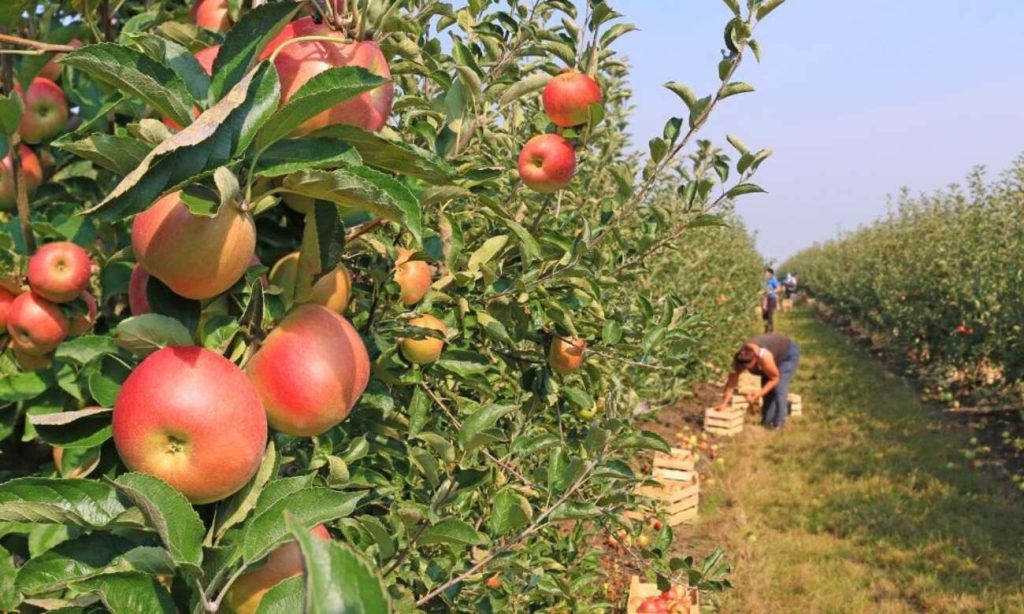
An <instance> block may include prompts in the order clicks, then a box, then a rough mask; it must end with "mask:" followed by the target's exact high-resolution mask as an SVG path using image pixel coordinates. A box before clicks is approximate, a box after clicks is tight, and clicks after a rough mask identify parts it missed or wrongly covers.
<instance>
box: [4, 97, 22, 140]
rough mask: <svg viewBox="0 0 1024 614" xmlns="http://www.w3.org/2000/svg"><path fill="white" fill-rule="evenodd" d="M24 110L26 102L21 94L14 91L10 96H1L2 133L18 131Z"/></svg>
mask: <svg viewBox="0 0 1024 614" xmlns="http://www.w3.org/2000/svg"><path fill="white" fill-rule="evenodd" d="M24 112H25V104H24V103H23V102H22V100H21V96H19V95H17V94H15V93H13V92H12V93H11V94H10V95H9V96H0V134H8V135H9V134H14V133H15V132H17V131H18V126H19V125H20V124H21V116H22V114H23V113H24Z"/></svg>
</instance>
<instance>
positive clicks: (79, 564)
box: [17, 533, 135, 595]
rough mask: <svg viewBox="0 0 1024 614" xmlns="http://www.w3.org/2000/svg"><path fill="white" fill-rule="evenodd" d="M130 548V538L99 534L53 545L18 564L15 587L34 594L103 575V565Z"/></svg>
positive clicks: (106, 564) (131, 545) (27, 593)
mask: <svg viewBox="0 0 1024 614" xmlns="http://www.w3.org/2000/svg"><path fill="white" fill-rule="evenodd" d="M133 548H135V544H134V543H132V542H131V541H129V540H127V539H124V538H122V537H118V536H116V535H108V534H103V533H91V534H87V535H83V536H81V537H78V538H76V539H73V540H70V541H66V542H63V543H60V544H57V545H56V546H54V547H53V548H50V549H49V550H47V551H46V552H44V553H42V554H40V555H38V556H36V557H34V558H32V559H29V561H28V562H26V563H25V565H24V566H22V568H21V569H20V570H19V571H18V579H17V586H18V590H19V591H21V592H22V593H24V594H26V595H35V594H38V593H47V592H51V591H55V590H59V589H63V588H65V587H67V585H68V584H70V583H72V582H78V581H80V580H86V579H88V578H92V577H94V576H98V575H101V574H103V573H104V572H105V570H106V568H107V566H109V565H110V564H111V563H112V562H114V561H115V560H116V559H117V558H119V557H121V556H122V555H124V554H125V553H127V552H128V551H129V550H131V549H133Z"/></svg>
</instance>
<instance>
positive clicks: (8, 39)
mask: <svg viewBox="0 0 1024 614" xmlns="http://www.w3.org/2000/svg"><path fill="white" fill-rule="evenodd" d="M0 43H7V44H10V45H21V46H22V47H32V48H33V49H40V50H42V51H54V52H67V51H74V50H75V48H74V47H72V46H71V45H58V44H55V43H44V42H42V41H34V40H32V39H29V38H22V37H20V36H14V35H13V34H6V33H0Z"/></svg>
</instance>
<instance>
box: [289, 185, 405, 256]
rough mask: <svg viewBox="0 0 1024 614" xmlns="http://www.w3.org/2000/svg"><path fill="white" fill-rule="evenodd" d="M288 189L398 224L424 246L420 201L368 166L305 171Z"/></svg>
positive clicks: (402, 187)
mask: <svg viewBox="0 0 1024 614" xmlns="http://www.w3.org/2000/svg"><path fill="white" fill-rule="evenodd" d="M284 188H285V189H286V190H288V191H289V192H295V193H296V194H302V195H304V196H309V197H311V198H315V199H318V200H327V201H330V202H334V203H338V204H340V205H344V206H346V207H348V208H351V209H356V210H359V211H367V212H369V213H371V214H372V215H376V216H378V217H383V218H384V219H387V220H389V221H392V222H398V223H400V224H402V225H403V226H404V227H405V228H406V229H407V230H408V231H409V233H410V234H412V235H413V238H415V240H416V245H417V246H418V245H419V244H421V243H422V232H423V227H422V220H421V217H422V213H421V211H420V205H419V203H418V202H417V201H416V197H415V196H413V194H412V192H410V191H409V189H408V188H407V187H405V186H404V185H402V184H401V183H400V182H399V181H397V180H396V179H394V178H393V177H391V176H389V175H385V174H384V173H381V172H380V171H375V170H373V169H371V168H367V167H365V166H351V167H347V168H343V169H336V170H333V171H322V170H304V171H300V172H298V173H292V174H291V175H288V177H286V178H285V180H284Z"/></svg>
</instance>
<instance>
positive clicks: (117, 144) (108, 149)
mask: <svg viewBox="0 0 1024 614" xmlns="http://www.w3.org/2000/svg"><path fill="white" fill-rule="evenodd" d="M53 144H54V146H55V147H58V148H60V149H63V150H64V151H67V152H69V153H72V154H75V155H76V156H79V157H82V158H85V159H86V160H89V161H90V162H93V163H94V164H96V165H98V166H101V167H103V168H105V169H107V170H109V171H113V172H115V173H117V174H118V175H127V174H128V173H129V172H131V170H132V169H133V168H135V167H136V166H138V165H139V164H140V163H141V162H142V160H143V159H144V158H145V157H146V154H148V153H149V152H150V150H151V149H153V147H152V145H150V144H149V143H147V142H145V141H140V140H139V139H136V138H132V137H130V136H115V135H111V134H100V133H96V134H91V135H89V136H87V137H85V138H84V139H81V140H78V141H55V142H54V143H53Z"/></svg>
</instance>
